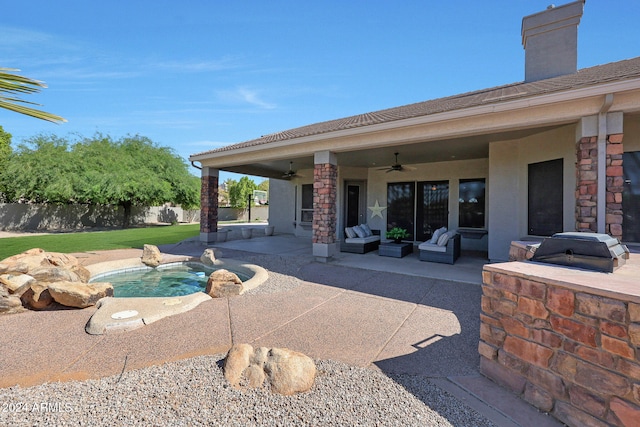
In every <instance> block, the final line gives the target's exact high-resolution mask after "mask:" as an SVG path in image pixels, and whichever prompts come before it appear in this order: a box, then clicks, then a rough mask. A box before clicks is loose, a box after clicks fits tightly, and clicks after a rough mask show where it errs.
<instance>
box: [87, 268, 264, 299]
mask: <svg viewBox="0 0 640 427" xmlns="http://www.w3.org/2000/svg"><path fill="white" fill-rule="evenodd" d="M214 270H215V269H214V268H211V267H207V266H205V265H204V264H199V263H192V262H189V263H172V264H165V265H161V266H158V267H156V268H151V267H135V268H127V269H124V270H117V271H112V272H107V273H103V274H100V275H97V276H95V277H93V278H92V279H91V281H92V282H109V283H111V284H112V285H113V296H114V297H120V298H131V297H176V296H183V295H190V294H193V293H196V292H204V290H205V288H206V286H207V279H208V277H209V275H210V274H211V273H212V272H213V271H214ZM234 273H235V274H237V275H238V277H239V278H240V280H242V281H243V282H245V281H247V280H249V279H250V278H251V277H250V276H248V275H247V274H243V273H241V272H238V271H234Z"/></svg>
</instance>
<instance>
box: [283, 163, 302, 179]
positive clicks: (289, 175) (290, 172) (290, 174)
mask: <svg viewBox="0 0 640 427" xmlns="http://www.w3.org/2000/svg"><path fill="white" fill-rule="evenodd" d="M294 176H298V175H297V174H296V171H294V170H293V162H289V170H288V171H286V172H285V173H283V174H282V178H283V179H291V178H293V177H294Z"/></svg>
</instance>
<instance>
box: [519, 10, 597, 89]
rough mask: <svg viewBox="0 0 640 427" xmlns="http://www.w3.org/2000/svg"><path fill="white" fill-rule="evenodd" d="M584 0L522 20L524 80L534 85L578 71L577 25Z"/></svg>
mask: <svg viewBox="0 0 640 427" xmlns="http://www.w3.org/2000/svg"><path fill="white" fill-rule="evenodd" d="M585 1H586V0H578V1H574V2H572V3H568V4H565V5H563V6H558V7H555V6H554V5H550V6H549V7H547V10H545V11H543V12H539V13H535V14H533V15H529V16H525V17H524V18H522V46H523V47H524V51H525V72H524V80H525V81H526V82H533V81H536V80H543V79H548V78H551V77H556V76H563V75H565V74H573V73H575V72H576V71H577V69H578V24H579V23H580V18H582V11H583V9H584V3H585Z"/></svg>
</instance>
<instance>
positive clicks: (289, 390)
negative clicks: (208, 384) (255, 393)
mask: <svg viewBox="0 0 640 427" xmlns="http://www.w3.org/2000/svg"><path fill="white" fill-rule="evenodd" d="M315 376H316V365H315V363H314V362H313V360H312V359H311V358H310V357H309V356H306V355H304V354H302V353H299V352H297V351H293V350H289V349H287V348H271V349H269V348H266V347H259V348H257V349H255V350H254V349H253V347H252V346H251V345H249V344H236V345H234V346H233V347H231V349H230V350H229V352H228V353H227V357H226V358H225V361H224V377H225V378H226V379H227V381H229V383H230V384H231V385H232V386H233V387H236V388H241V389H242V388H258V387H262V386H264V385H265V384H266V385H267V386H269V387H270V388H271V391H273V392H275V393H279V394H283V395H292V394H296V393H304V392H306V391H309V390H310V389H311V387H312V386H313V382H314V381H315Z"/></svg>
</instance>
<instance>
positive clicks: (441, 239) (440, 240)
mask: <svg viewBox="0 0 640 427" xmlns="http://www.w3.org/2000/svg"><path fill="white" fill-rule="evenodd" d="M450 238H451V236H449V233H443V234H442V236H440V237H438V246H446V244H447V242H448V241H449V239H450Z"/></svg>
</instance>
